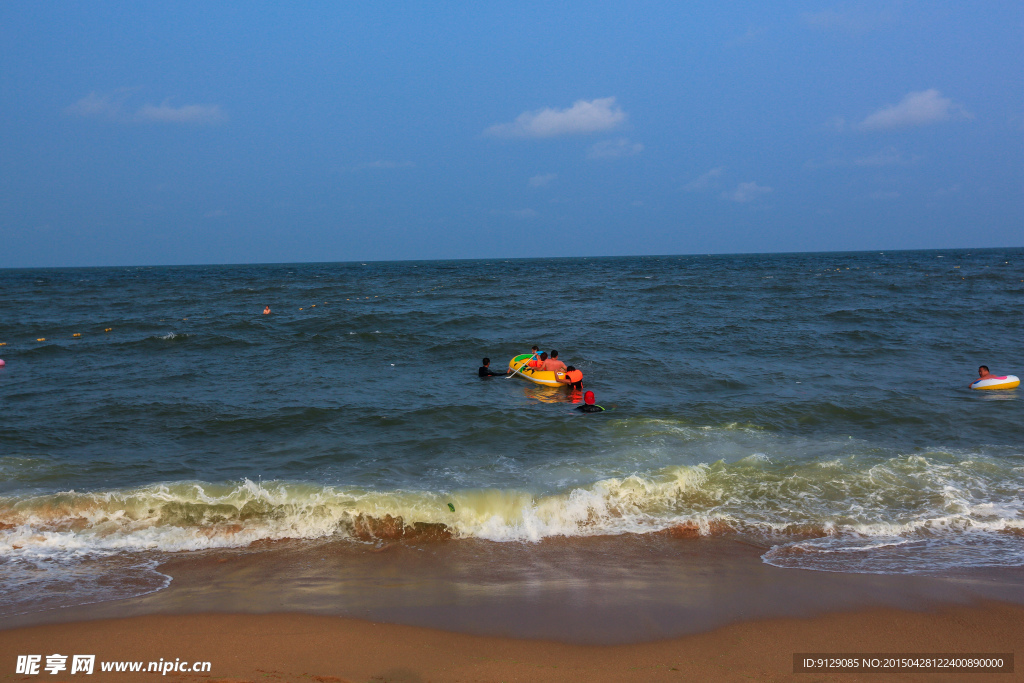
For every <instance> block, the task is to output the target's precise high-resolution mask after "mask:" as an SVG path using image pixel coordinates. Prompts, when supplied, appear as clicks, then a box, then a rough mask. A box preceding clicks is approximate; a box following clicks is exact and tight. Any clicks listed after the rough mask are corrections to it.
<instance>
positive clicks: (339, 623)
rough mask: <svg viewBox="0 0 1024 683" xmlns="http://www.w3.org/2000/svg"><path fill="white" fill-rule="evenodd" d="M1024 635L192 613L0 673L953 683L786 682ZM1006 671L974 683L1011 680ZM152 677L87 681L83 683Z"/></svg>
mask: <svg viewBox="0 0 1024 683" xmlns="http://www.w3.org/2000/svg"><path fill="white" fill-rule="evenodd" d="M1022 625H1024V608H1022V607H1020V606H1013V605H1007V604H1000V603H987V604H983V605H978V606H972V607H956V608H949V609H942V610H939V611H934V612H923V613H917V612H908V611H902V610H894V609H875V610H866V611H860V612H855V613H846V614H831V615H827V616H821V617H815V618H804V619H771V620H759V621H750V622H744V623H739V624H732V625H729V626H726V627H723V628H720V629H716V630H714V631H711V632H708V633H703V634H695V635H690V636H685V637H682V638H675V639H671V640H663V641H658V642H653V643H641V644H630V645H615V646H582V645H570V644H566V643H557V642H550V641H537V640H517V639H512V638H493V637H484V636H474V635H466V634H459V633H450V632H445V631H439V630H433V629H426V628H418V627H411V626H401V625H395V624H382V623H374V622H367V621H360V620H354V619H344V618H337V617H320V616H312V615H302V614H269V615H238V614H202V615H177V616H146V617H133V618H127V619H112V620H100V621H92V622H83V623H67V624H55V625H47V626H39V627H31V628H22V629H16V630H11V631H5V632H3V634H2V637H0V661H3V662H4V668H5V676H4V680H22V677H20V676H12V675H11V672H13V664H14V661H15V659H16V657H17V655H19V654H29V653H40V654H42V653H45V654H50V653H53V652H58V653H62V654H76V653H77V654H95V655H96V658H97V659H96V661H97V662H102V661H117V660H140V661H146V662H149V661H157V660H159V659H161V658H163V659H164V660H168V661H173V660H174V659H175V658H180V659H182V660H185V661H188V662H195V661H207V662H210V663H211V668H210V672H209V673H208V674H207V673H203V674H191V673H190V674H181V673H173V672H171V673H168V674H167V675H166V676H161V678H163V679H164V680H167V681H216V680H221V681H226V680H230V681H239V682H241V681H311V680H312V681H323V682H327V681H339V682H340V681H389V682H394V683H398V682H407V683H415V682H420V681H424V682H425V681H435V682H440V681H689V680H710V681H740V680H758V681H788V680H801V681H827V680H837V681H840V680H848V681H859V680H872V681H878V680H905V681H911V680H927V681H962V680H965V676H969V678H973V676H970V675H968V674H963V673H955V674H936V673H926V674H921V673H902V674H877V673H866V674H850V673H847V674H804V673H793V654H794V653H797V652H829V653H841V652H860V653H866V652H879V653H881V652H887V653H892V652H899V653H913V652H919V653H924V652H933V653H934V652H951V653H952V652H956V653H966V652H979V653H980V652H986V653H994V652H1014V651H1016V652H1020V651H1021V649H1022V648H1024V629H1022ZM97 666H98V664H97ZM1017 671H1018V673H1014V674H985V675H983V676H981V678H980V680H1019V679H1020V673H1019V669H1017ZM158 675H159V674H155V673H146V672H143V673H139V674H132V673H116V674H115V673H109V674H106V675H104V674H102V673H99V672H98V673H97V678H95V679H93V680H117V681H150V680H154V677H155V676H158ZM44 676H45V678H50V677H49V675H45V674H44ZM33 678H34V677H26V679H28V680H32V679H33ZM53 680H58V679H57V678H54V679H53ZM59 680H65V679H63V678H61V679H59ZM71 680H73V678H71Z"/></svg>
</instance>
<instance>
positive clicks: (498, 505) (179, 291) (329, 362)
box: [0, 249, 1024, 615]
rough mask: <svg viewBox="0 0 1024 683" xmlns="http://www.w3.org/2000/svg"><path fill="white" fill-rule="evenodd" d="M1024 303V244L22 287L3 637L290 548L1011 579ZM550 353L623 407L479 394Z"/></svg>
mask: <svg viewBox="0 0 1024 683" xmlns="http://www.w3.org/2000/svg"><path fill="white" fill-rule="evenodd" d="M264 306H270V308H271V310H272V313H271V314H270V315H263V314H262V311H263V308H264ZM1022 306H1024V250H1022V249H999V250H965V251H918V252H892V253H889V252H886V253H879V252H865V253H819V254H782V255H736V256H650V257H623V258H575V259H534V260H501V259H495V260H479V261H433V262H426V261H410V262H393V263H385V262H365V263H363V262H355V263H317V264H278V265H228V266H189V267H119V268H114V267H111V268H89V269H25V270H3V271H0V343H2V344H4V346H0V358H3V359H4V360H5V361H6V362H7V365H6V367H4V368H2V369H0V408H2V418H0V615H3V614H15V613H23V612H26V611H32V610H38V609H44V608H47V607H54V606H61V605H73V604H83V603H89V602H94V601H100V600H109V599H111V598H115V597H124V596H130V595H139V594H142V593H146V592H151V591H156V590H160V589H161V588H163V587H164V586H166V585H167V582H168V577H166V576H164V575H163V574H162V573H160V572H159V571H158V570H157V569H156V567H157V565H158V563H159V562H160V561H161V560H163V559H166V558H167V557H168V556H169V555H172V554H177V553H189V552H193V551H207V552H210V551H213V552H216V550H217V549H229V548H231V549H237V548H245V547H257V546H259V544H260V543H266V542H268V541H275V540H279V539H295V540H297V541H299V542H303V541H308V542H310V543H314V542H317V543H319V542H323V541H324V540H325V539H335V540H337V541H338V542H342V543H351V544H367V545H370V546H372V545H373V544H374V543H378V542H380V540H381V539H388V540H398V541H399V542H404V543H417V542H431V543H433V542H441V543H454V544H458V543H460V542H464V541H465V540H466V539H486V540H488V541H494V542H502V543H518V544H522V545H524V547H526V548H527V549H528V548H529V546H530V544H536V543H538V542H541V541H543V540H544V539H551V538H555V537H557V538H571V537H581V536H589V537H596V536H617V535H618V536H621V535H637V534H651V533H657V532H666V531H669V532H674V533H677V534H679V533H682V534H683V535H691V536H692V535H706V536H711V535H721V536H735V537H736V538H740V539H745V540H748V541H750V542H753V543H757V544H759V545H760V546H761V547H762V548H764V552H763V555H762V559H763V561H764V562H766V563H769V564H771V565H775V566H777V567H785V568H794V569H815V570H826V571H834V572H863V573H881V574H886V573H888V574H907V573H922V574H942V573H943V572H946V571H949V570H951V569H953V568H964V567H1019V566H1022V565H1024V419H1022V418H1024V403H1022V401H1021V391H1022V390H1020V389H1018V390H1011V391H992V392H980V391H971V390H970V389H968V384H969V383H970V382H971V381H972V380H973V379H974V378H975V377H976V373H977V367H978V365H980V364H986V365H988V366H989V367H990V368H991V369H992V371H993V372H994V373H995V374H999V375H1001V374H1007V373H1012V374H1017V375H1024V349H1022V344H1024V341H1022V340H1024V315H1022ZM75 335H78V336H75ZM534 344H537V345H539V346H540V347H541V348H542V349H543V350H548V351H550V350H551V349H557V350H558V352H559V358H560V359H562V360H563V361H565V362H566V363H569V364H573V365H575V366H576V367H578V368H580V369H582V371H583V373H584V383H585V385H586V388H587V389H590V390H593V391H595V392H596V395H597V402H598V403H599V404H600V405H602V406H604V407H605V408H607V410H606V412H604V413H600V414H583V413H580V412H579V411H577V410H575V408H576V406H577V404H578V403H574V401H575V402H578V401H579V397H578V396H573V395H571V394H570V393H569V392H568V391H567V390H565V389H552V388H546V387H541V386H538V385H534V384H531V383H529V382H527V381H525V380H524V379H522V378H519V377H513V378H511V379H505V378H503V377H498V378H491V379H480V378H478V377H477V373H476V369H477V367H478V366H479V365H480V359H481V358H482V357H484V356H487V357H490V359H491V367H492V369H495V370H497V371H499V372H503V371H504V368H505V367H506V366H507V363H508V360H509V359H510V358H511V357H513V356H514V355H516V354H520V353H523V352H527V351H528V350H529V348H530V347H531V346H532V345H534ZM452 508H454V510H453V509H452ZM292 542H294V541H292ZM474 542H475V541H474ZM253 544H256V545H255V546H254V545H253Z"/></svg>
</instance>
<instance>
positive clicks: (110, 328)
mask: <svg viewBox="0 0 1024 683" xmlns="http://www.w3.org/2000/svg"><path fill="white" fill-rule="evenodd" d="M112 329H114V328H113V327H107V328H105V329H104V330H103V331H104V332H110V331H111V330H112Z"/></svg>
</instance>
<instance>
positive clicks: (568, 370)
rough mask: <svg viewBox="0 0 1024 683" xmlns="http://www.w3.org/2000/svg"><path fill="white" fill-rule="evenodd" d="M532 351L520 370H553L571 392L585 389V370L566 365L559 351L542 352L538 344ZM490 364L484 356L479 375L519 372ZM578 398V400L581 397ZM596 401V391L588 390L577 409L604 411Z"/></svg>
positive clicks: (595, 411)
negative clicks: (501, 370) (494, 369)
mask: <svg viewBox="0 0 1024 683" xmlns="http://www.w3.org/2000/svg"><path fill="white" fill-rule="evenodd" d="M530 351H531V352H532V355H531V357H530V359H529V360H527V361H526V362H525V363H523V365H522V366H521V367H520V370H522V369H523V368H530V369H533V370H537V371H546V372H552V373H554V375H555V381H557V382H559V383H561V384H564V385H566V386H567V387H569V390H570V391H571V392H579V391H583V371H582V370H579V369H577V368H576V367H575V366H572V365H566V364H565V363H563V362H562V361H560V360H558V351H556V350H555V349H552V350H551V353H550V354H549V353H546V352H542V351H541V350H540V348H539V347H537V346H534V347H531V349H530ZM490 365H491V359H490V358H484V359H483V365H482V366H480V369H479V370H478V371H477V375H478V376H480V377H499V376H501V375H502V374H504V375H509V374H512V373H514V372H518V371H517V370H513V369H512V368H509V369H508V370H506V371H505V372H504V373H498V372H494V371H493V370H491V368H490ZM576 396H577V397H578V396H579V394H576ZM576 400H577V401H578V400H579V398H577V399H576ZM594 401H595V398H594V392H593V391H588V392H586V393H585V394H583V405H581V406H579V407H578V408H576V410H579V411H582V412H585V413H599V412H601V411H603V410H604V408H602V407H601V406H599V405H596V404H595V403H594Z"/></svg>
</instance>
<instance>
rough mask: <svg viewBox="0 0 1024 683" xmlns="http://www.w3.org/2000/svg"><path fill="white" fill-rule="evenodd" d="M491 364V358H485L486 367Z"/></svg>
mask: <svg viewBox="0 0 1024 683" xmlns="http://www.w3.org/2000/svg"><path fill="white" fill-rule="evenodd" d="M490 364H491V359H490V358H484V367H487V366H488V365H490Z"/></svg>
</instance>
